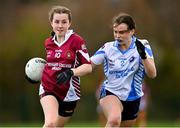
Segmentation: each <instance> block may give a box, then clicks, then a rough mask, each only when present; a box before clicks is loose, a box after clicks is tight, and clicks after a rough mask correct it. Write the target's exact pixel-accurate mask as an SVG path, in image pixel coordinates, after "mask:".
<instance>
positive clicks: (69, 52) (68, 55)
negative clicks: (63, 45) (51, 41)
mask: <svg viewBox="0 0 180 128" xmlns="http://www.w3.org/2000/svg"><path fill="white" fill-rule="evenodd" d="M66 58H67V59H71V58H72V53H71V51H67V52H66Z"/></svg>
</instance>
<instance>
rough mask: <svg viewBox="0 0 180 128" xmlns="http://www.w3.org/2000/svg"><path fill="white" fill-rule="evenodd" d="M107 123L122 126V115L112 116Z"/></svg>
mask: <svg viewBox="0 0 180 128" xmlns="http://www.w3.org/2000/svg"><path fill="white" fill-rule="evenodd" d="M107 123H108V124H109V126H112V127H118V126H120V123H121V117H120V116H113V117H110V118H109V119H108V120H107Z"/></svg>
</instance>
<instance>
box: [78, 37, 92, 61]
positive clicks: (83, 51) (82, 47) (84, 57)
mask: <svg viewBox="0 0 180 128" xmlns="http://www.w3.org/2000/svg"><path fill="white" fill-rule="evenodd" d="M76 54H77V60H78V61H79V63H80V64H90V63H91V62H90V57H89V53H88V50H87V48H86V44H85V41H84V40H81V41H80V42H79V43H78V45H77V50H76Z"/></svg>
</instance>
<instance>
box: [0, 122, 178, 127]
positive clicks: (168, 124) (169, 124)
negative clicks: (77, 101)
mask: <svg viewBox="0 0 180 128" xmlns="http://www.w3.org/2000/svg"><path fill="white" fill-rule="evenodd" d="M42 126H43V123H4V124H0V127H24V128H25V127H42ZM99 126H100V125H99V123H98V122H96V121H93V122H92V121H89V122H71V121H70V122H69V123H68V124H67V125H66V126H65V127H83V128H88V127H99ZM147 127H180V122H173V121H149V122H148V126H147Z"/></svg>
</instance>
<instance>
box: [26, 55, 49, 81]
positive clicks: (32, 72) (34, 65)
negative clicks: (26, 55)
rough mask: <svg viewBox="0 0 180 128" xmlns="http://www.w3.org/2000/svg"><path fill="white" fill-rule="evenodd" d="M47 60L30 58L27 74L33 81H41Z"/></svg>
mask: <svg viewBox="0 0 180 128" xmlns="http://www.w3.org/2000/svg"><path fill="white" fill-rule="evenodd" d="M45 64H46V61H45V60H44V59H42V58H39V57H35V58H32V59H30V60H29V61H28V62H27V64H26V66H25V74H26V76H27V77H28V78H30V79H31V80H33V81H40V80H41V76H42V72H43V69H44V66H45Z"/></svg>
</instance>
